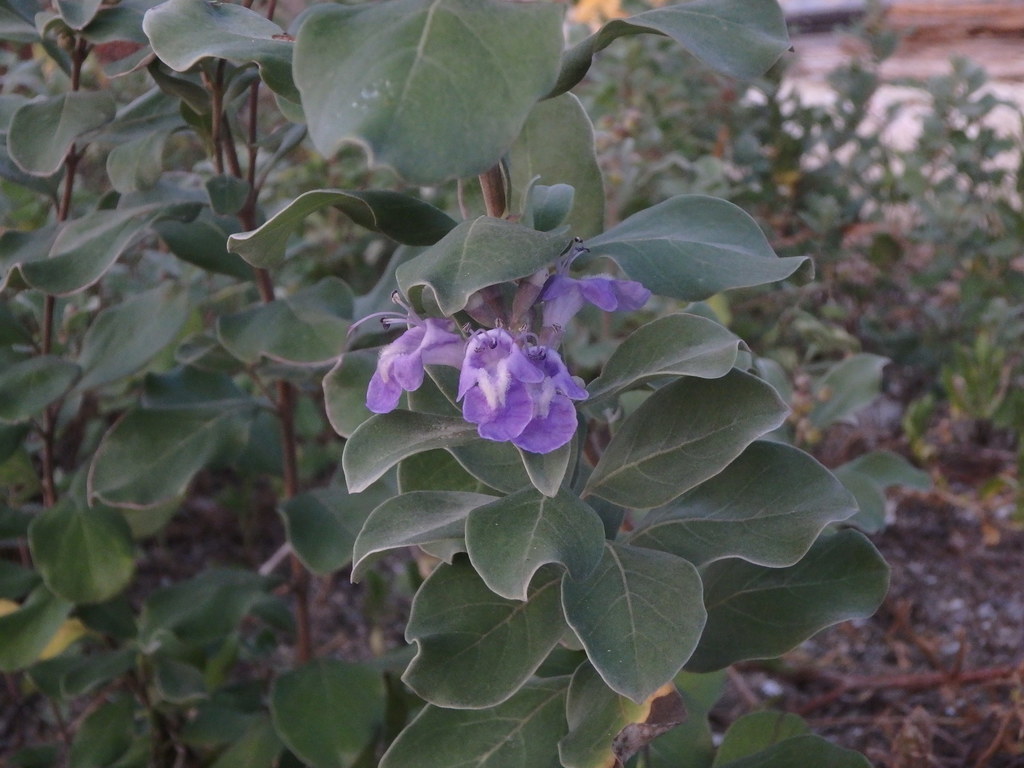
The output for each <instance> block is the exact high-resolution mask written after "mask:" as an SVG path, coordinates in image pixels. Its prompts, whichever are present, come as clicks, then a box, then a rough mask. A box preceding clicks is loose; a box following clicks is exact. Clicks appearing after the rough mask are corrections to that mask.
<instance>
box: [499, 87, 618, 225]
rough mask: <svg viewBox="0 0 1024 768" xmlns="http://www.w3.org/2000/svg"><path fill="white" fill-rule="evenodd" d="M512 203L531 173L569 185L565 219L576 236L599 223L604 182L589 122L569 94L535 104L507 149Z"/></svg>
mask: <svg viewBox="0 0 1024 768" xmlns="http://www.w3.org/2000/svg"><path fill="white" fill-rule="evenodd" d="M509 168H510V169H511V172H512V203H513V204H518V203H520V202H521V201H522V199H523V196H524V194H525V193H526V191H527V190H528V189H529V188H530V185H531V184H532V183H533V181H534V179H536V180H537V182H539V183H540V184H545V185H548V186H551V185H553V184H568V185H569V186H571V187H572V188H573V189H574V190H575V195H574V196H573V206H572V211H571V212H570V214H569V217H568V219H567V222H566V223H567V224H568V225H569V228H570V229H571V230H572V233H573V234H574V235H576V236H577V237H593V236H594V235H596V234H597V233H599V232H600V231H601V230H602V229H604V182H603V180H602V179H601V169H600V167H599V166H598V164H597V154H596V152H595V150H594V127H593V125H591V123H590V117H589V116H588V115H587V113H586V110H584V109H583V105H582V104H580V102H579V100H578V99H577V98H576V97H575V96H573V95H572V94H565V95H564V96H559V97H558V98H557V99H548V100H546V101H542V102H540V103H539V104H537V105H536V106H535V107H534V108H533V110H532V111H531V112H530V116H529V117H528V118H527V120H526V124H525V125H524V126H523V130H522V131H521V132H520V133H519V138H518V139H516V143H515V144H513V145H512V150H511V151H510V152H509Z"/></svg>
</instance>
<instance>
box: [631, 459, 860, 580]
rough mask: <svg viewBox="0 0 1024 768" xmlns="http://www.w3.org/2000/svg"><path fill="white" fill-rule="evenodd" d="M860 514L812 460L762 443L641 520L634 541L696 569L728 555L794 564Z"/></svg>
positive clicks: (771, 563) (778, 564) (758, 561)
mask: <svg viewBox="0 0 1024 768" xmlns="http://www.w3.org/2000/svg"><path fill="white" fill-rule="evenodd" d="M855 511H856V506H855V504H854V500H853V498H851V496H850V494H849V492H847V491H846V489H845V488H843V486H842V484H841V483H839V481H838V480H836V478H835V477H834V476H833V475H832V474H831V473H830V472H829V471H828V470H827V469H825V468H824V467H823V466H821V464H819V463H818V462H817V461H815V460H814V458H812V457H811V456H809V455H808V454H806V453H804V452H803V451H800V450H798V449H796V448H792V447H790V446H788V445H783V444H781V443H772V442H758V443H754V444H753V445H751V446H749V447H748V448H747V449H746V450H745V451H744V452H743V453H742V454H741V455H740V457H739V458H737V459H736V460H735V461H734V462H732V463H731V464H730V465H729V466H728V467H726V468H725V469H724V470H722V471H721V472H720V473H719V474H717V475H715V476H714V477H712V478H711V479H709V480H706V481H704V482H703V483H701V484H700V485H698V486H697V487H696V488H694V489H692V490H691V491H688V492H687V493H685V494H684V495H683V496H681V497H679V498H678V499H676V500H675V501H674V502H672V503H671V504H670V505H669V506H668V507H666V508H664V509H660V510H657V511H655V512H653V513H651V514H650V515H648V516H647V517H645V518H644V520H643V522H642V523H641V524H640V526H639V527H638V529H637V530H636V532H635V533H633V534H632V535H631V536H630V537H629V543H630V544H632V545H634V546H638V547H651V548H652V549H658V550H661V551H663V552H671V553H672V554H674V555H678V556H679V557H683V558H686V559H687V560H689V561H690V562H691V563H693V564H694V565H697V566H702V565H706V564H707V563H710V562H713V561H714V560H721V559H723V558H726V557H739V558H742V559H744V560H747V561H749V562H752V563H756V564H758V565H765V566H770V567H781V566H787V565H793V564H794V563H796V562H797V561H798V560H799V559H800V558H801V557H803V556H804V555H805V554H806V553H807V550H808V549H810V547H811V545H812V544H813V543H814V540H815V539H816V538H817V537H818V534H819V533H821V531H822V529H823V528H824V527H825V526H826V525H828V524H829V523H834V522H839V521H841V520H845V519H847V518H848V517H850V516H851V515H852V514H853V513H854V512H855Z"/></svg>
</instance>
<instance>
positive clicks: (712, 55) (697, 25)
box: [552, 0, 790, 94]
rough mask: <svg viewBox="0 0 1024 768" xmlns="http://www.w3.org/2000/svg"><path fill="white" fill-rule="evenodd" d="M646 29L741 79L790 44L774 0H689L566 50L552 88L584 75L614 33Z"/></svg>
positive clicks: (760, 70)
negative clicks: (556, 81) (671, 40)
mask: <svg viewBox="0 0 1024 768" xmlns="http://www.w3.org/2000/svg"><path fill="white" fill-rule="evenodd" d="M642 33H651V34H661V35H666V36H668V37H671V38H672V39H673V40H674V41H675V42H677V43H678V44H679V45H681V46H682V47H683V48H685V49H686V50H687V51H689V52H690V53H692V54H693V55H694V56H696V57H697V58H698V59H700V60H701V61H703V62H704V63H705V64H708V65H709V66H711V67H714V68H715V69H717V70H718V71H719V72H723V73H725V74H727V75H732V76H733V77H739V78H743V79H751V78H755V77H757V76H759V75H761V74H764V72H765V71H766V70H767V69H768V68H769V67H770V66H771V65H772V64H774V63H775V61H776V60H777V59H778V58H779V57H780V56H781V55H782V54H783V53H785V52H786V51H787V50H789V47H790V45H789V35H788V34H787V32H786V20H785V18H784V17H783V15H782V10H781V9H780V8H779V4H778V3H777V2H776V0H690V2H685V3H679V4H677V5H670V6H668V7H665V8H655V9H652V10H649V11H644V12H642V13H638V14H636V15H634V16H630V17H629V18H628V19H613V20H612V21H610V22H608V23H607V24H605V25H604V27H602V28H601V29H600V30H599V31H598V32H597V33H596V34H594V35H591V36H590V37H588V38H587V39H586V40H584V41H582V42H581V43H579V44H578V45H576V46H575V47H574V48H572V49H571V50H569V51H567V52H566V54H565V57H564V58H563V60H562V71H561V72H560V73H559V76H558V84H557V85H556V86H555V88H554V89H553V90H552V94H556V93H562V92H563V91H567V90H569V89H570V88H572V87H573V86H574V85H576V84H577V83H578V82H579V81H580V80H582V79H583V76H584V75H586V73H587V70H588V69H590V65H591V62H592V60H593V58H594V54H596V53H597V52H598V51H601V50H603V49H605V48H607V47H608V46H609V45H610V44H611V43H612V41H614V40H615V39H616V38H619V37H623V36H625V35H636V34H642Z"/></svg>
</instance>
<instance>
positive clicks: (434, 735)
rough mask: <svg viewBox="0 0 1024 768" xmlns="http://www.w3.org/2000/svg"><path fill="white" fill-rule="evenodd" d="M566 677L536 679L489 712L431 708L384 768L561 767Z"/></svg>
mask: <svg viewBox="0 0 1024 768" xmlns="http://www.w3.org/2000/svg"><path fill="white" fill-rule="evenodd" d="M566 684H567V680H566V679H565V678H548V679H544V680H535V681H532V682H529V683H527V684H526V685H524V686H523V687H522V688H521V689H520V690H519V692H518V693H517V694H516V695H515V696H513V697H512V698H510V699H509V700H508V701H506V702H504V703H503V704H499V705H498V706H496V707H492V708H490V709H478V710H466V709H446V708H442V707H435V706H433V705H429V704H428V705H427V706H426V707H424V708H423V710H422V711H421V712H420V713H419V714H418V715H417V716H416V719H415V720H413V721H412V722H411V723H410V724H409V725H408V727H406V728H405V730H403V731H402V732H401V733H400V734H399V736H398V738H397V739H395V741H394V742H393V743H392V744H391V747H390V748H389V749H388V751H387V752H386V753H384V757H383V759H382V760H381V762H380V768H510V767H511V766H522V767H523V768H526V767H527V766H529V768H561V763H560V762H559V760H558V740H559V739H561V738H562V736H563V735H564V734H565V728H566V724H565V692H566Z"/></svg>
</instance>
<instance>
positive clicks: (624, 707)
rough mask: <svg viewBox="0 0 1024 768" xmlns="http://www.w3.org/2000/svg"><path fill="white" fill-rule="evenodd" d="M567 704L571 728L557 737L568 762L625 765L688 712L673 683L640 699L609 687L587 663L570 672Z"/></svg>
mask: <svg viewBox="0 0 1024 768" xmlns="http://www.w3.org/2000/svg"><path fill="white" fill-rule="evenodd" d="M565 710H566V718H567V720H568V724H569V733H568V734H567V735H566V736H565V738H564V739H562V740H561V741H560V742H559V743H558V754H559V756H560V757H561V759H562V765H563V766H565V768H608V766H613V765H614V766H619V765H622V761H623V760H625V759H626V758H628V757H629V756H630V755H632V754H634V753H635V752H637V751H638V749H640V748H642V747H643V746H645V745H646V744H647V742H649V741H650V740H652V739H654V738H655V737H656V736H658V735H659V734H660V733H664V732H665V731H667V730H669V729H670V728H672V727H673V726H675V725H678V724H679V723H680V722H681V721H682V720H683V719H684V718H685V717H686V710H685V709H684V708H683V706H682V700H681V698H680V696H679V694H678V693H677V692H676V689H675V686H674V685H672V684H671V683H669V684H667V685H665V686H663V687H662V689H659V691H658V692H657V693H656V694H655V695H654V696H653V697H652V698H651V700H648V701H645V702H642V703H640V704H637V703H635V702H632V701H630V700H629V699H627V698H624V697H622V696H619V695H618V694H617V693H615V692H614V691H612V690H610V689H609V688H608V686H606V685H605V684H604V681H603V680H602V679H601V677H600V675H598V674H597V671H596V670H595V669H594V668H593V667H592V666H591V665H590V664H586V663H584V664H581V665H580V667H579V669H577V670H576V672H575V673H574V674H573V676H572V681H571V682H570V683H569V697H568V700H567V701H566V704H565ZM634 737H640V738H634Z"/></svg>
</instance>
